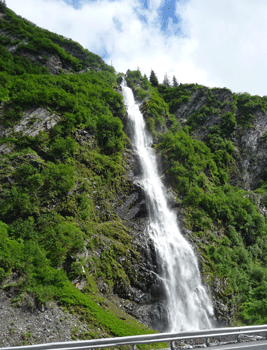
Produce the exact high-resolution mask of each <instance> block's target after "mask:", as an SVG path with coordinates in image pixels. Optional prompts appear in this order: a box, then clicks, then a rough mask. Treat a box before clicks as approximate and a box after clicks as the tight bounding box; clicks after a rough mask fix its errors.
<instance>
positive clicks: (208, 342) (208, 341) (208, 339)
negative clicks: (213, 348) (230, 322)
mask: <svg viewBox="0 0 267 350" xmlns="http://www.w3.org/2000/svg"><path fill="white" fill-rule="evenodd" d="M206 345H207V347H210V338H207V339H206Z"/></svg>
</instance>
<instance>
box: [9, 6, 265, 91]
mask: <svg viewBox="0 0 267 350" xmlns="http://www.w3.org/2000/svg"><path fill="white" fill-rule="evenodd" d="M79 3H80V6H79V7H78V8H76V9H74V8H73V7H71V5H69V4H67V3H66V2H64V1H63V0H23V2H22V1H21V0H7V5H8V6H9V7H10V8H11V9H13V10H14V11H15V12H16V13H17V14H20V15H21V16H23V17H25V18H27V19H29V20H31V21H32V22H34V23H36V24H37V25H39V26H41V27H43V28H46V29H49V30H51V31H53V32H56V33H59V34H63V35H64V36H66V37H69V38H72V39H73V40H75V41H78V42H79V43H81V44H82V45H83V46H84V47H86V48H88V49H89V50H90V51H92V52H95V53H98V54H100V55H104V54H105V56H106V61H107V63H108V64H110V63H111V61H112V63H113V65H114V67H115V68H116V70H118V71H124V72H125V71H126V70H127V69H128V68H129V69H135V68H137V66H139V67H140V68H141V71H142V72H144V73H146V74H149V73H150V69H151V68H152V69H154V70H155V72H156V73H157V74H158V77H159V79H160V80H162V79H163V75H164V73H165V72H168V73H169V75H172V74H175V75H176V77H177V79H178V80H179V81H181V82H198V83H200V84H204V85H209V86H222V87H223V86H227V87H229V88H231V89H232V90H234V91H248V92H250V93H255V94H256V93H257V94H261V95H264V94H267V92H266V84H265V81H267V69H266V62H265V61H266V59H265V57H266V53H267V46H266V44H265V43H266V42H267V40H266V39H267V30H266V15H265V14H266V13H267V3H266V2H265V1H263V0H257V2H253V3H252V2H251V1H250V0H242V2H240V0H218V1H214V0H201V1H200V0H179V1H178V0H176V11H177V15H178V16H179V17H180V19H181V23H179V24H174V23H173V22H172V21H169V25H168V27H167V30H166V31H164V32H163V31H162V30H161V21H162V19H161V18H160V9H161V8H162V5H163V4H164V3H165V1H164V0H150V1H149V2H148V8H145V7H144V2H143V1H142V0H139V1H138V0H113V1H110V0H96V1H91V2H90V1H87V0H83V1H81V2H79ZM180 27H181V29H182V32H183V35H182V34H181V31H180V30H179V28H180ZM177 33H178V34H177ZM179 33H180V34H179Z"/></svg>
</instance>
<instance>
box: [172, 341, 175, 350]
mask: <svg viewBox="0 0 267 350" xmlns="http://www.w3.org/2000/svg"><path fill="white" fill-rule="evenodd" d="M171 350H175V346H174V340H173V341H171Z"/></svg>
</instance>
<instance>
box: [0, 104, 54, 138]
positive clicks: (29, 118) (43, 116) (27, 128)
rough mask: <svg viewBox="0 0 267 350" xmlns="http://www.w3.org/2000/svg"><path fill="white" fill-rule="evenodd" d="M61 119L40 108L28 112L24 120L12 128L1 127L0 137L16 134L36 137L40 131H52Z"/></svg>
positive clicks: (25, 113)
mask: <svg viewBox="0 0 267 350" xmlns="http://www.w3.org/2000/svg"><path fill="white" fill-rule="evenodd" d="M59 120H60V117H59V116H58V115H56V114H54V113H53V114H52V113H50V112H49V111H48V110H47V109H45V108H42V107H39V108H32V109H29V110H26V111H25V112H24V115H23V117H22V119H21V120H20V121H19V123H18V124H16V125H14V127H12V128H5V127H3V126H0V136H1V137H3V136H9V135H11V134H13V133H15V132H21V133H22V135H28V136H32V137H35V136H37V135H38V134H39V132H40V131H47V130H50V129H51V128H52V127H53V126H55V125H56V124H57V122H58V121H59Z"/></svg>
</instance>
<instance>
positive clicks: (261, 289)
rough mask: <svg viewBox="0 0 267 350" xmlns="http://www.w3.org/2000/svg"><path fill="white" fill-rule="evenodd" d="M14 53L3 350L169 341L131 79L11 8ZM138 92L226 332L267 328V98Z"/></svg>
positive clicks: (7, 16) (5, 74)
mask: <svg viewBox="0 0 267 350" xmlns="http://www.w3.org/2000/svg"><path fill="white" fill-rule="evenodd" d="M0 40H1V41H0V81H1V84H0V100H1V105H0V135H1V139H0V220H1V222H0V235H1V239H0V283H1V289H0V292H1V293H0V297H1V305H2V309H1V310H0V319H1V320H2V321H0V340H1V342H2V343H1V345H3V346H4V345H5V346H8V345H9V346H12V345H17V344H18V345H20V344H27V343H28V344H34V343H38V342H43V341H49V342H51V341H64V340H70V339H79V338H80V339H90V338H96V337H105V336H123V335H128V334H142V333H151V332H153V330H152V329H156V330H159V331H162V330H164V329H165V328H166V326H167V318H166V312H165V308H164V300H162V297H161V296H162V286H161V282H160V279H159V278H158V277H157V275H156V273H158V272H159V271H160V266H159V265H158V262H157V261H156V257H155V249H154V247H153V244H152V242H151V241H150V240H149V238H148V237H147V236H146V235H145V233H144V229H145V227H146V225H147V220H148V218H147V210H146V205H145V200H144V194H143V190H142V188H141V187H140V186H139V185H138V183H137V182H136V181H135V180H136V178H138V175H139V173H140V169H139V167H138V162H137V159H136V157H135V154H134V152H133V151H132V149H131V142H130V141H129V138H128V136H129V135H130V133H131V130H130V129H129V127H128V126H127V119H126V112H125V107H124V104H123V99H122V95H121V93H120V87H119V85H118V82H119V81H120V79H121V78H120V77H121V74H119V75H118V76H116V74H115V70H114V68H113V67H110V66H108V65H107V64H105V63H104V61H103V60H102V59H101V58H100V57H99V56H97V55H95V54H93V53H91V52H89V51H88V50H85V49H83V48H82V47H81V46H80V45H79V44H78V43H75V42H73V41H72V40H70V39H66V38H64V37H61V36H58V35H56V34H53V33H50V32H49V31H46V30H43V29H41V28H38V27H37V26H35V25H34V24H33V23H30V22H29V21H26V20H25V19H23V18H21V17H19V16H17V15H16V14H15V13H14V12H12V11H11V10H9V9H8V8H6V7H5V6H4V5H3V4H0ZM126 80H127V83H128V85H129V86H130V87H132V88H133V90H134V92H135V95H136V98H137V99H139V101H140V103H141V105H140V109H141V110H142V111H143V113H144V116H145V119H146V122H147V126H148V128H149V129H150V131H151V133H152V135H153V138H154V147H155V149H156V150H157V153H158V158H159V162H160V164H161V169H162V176H163V178H164V182H165V185H166V187H167V189H168V197H169V204H170V205H171V206H172V207H173V208H174V209H175V210H176V211H177V216H178V218H179V222H180V226H181V229H182V231H183V233H184V235H185V236H186V237H187V238H188V240H189V241H190V242H191V243H192V245H193V246H194V248H195V251H196V253H197V255H198V258H199V262H200V266H201V270H202V274H203V280H204V282H205V283H206V285H207V287H208V288H209V289H210V292H211V294H212V298H213V302H214V307H215V315H216V321H217V322H218V323H219V324H230V325H234V324H241V323H243V324H244V323H245V324H253V323H266V312H265V304H266V298H267V295H266V284H267V270H266V259H267V238H266V234H267V226H266V217H265V214H266V208H265V206H266V205H267V187H266V180H267V178H266V170H265V163H266V159H265V158H266V157H267V155H266V152H265V150H266V147H267V144H266V141H267V137H266V135H267V117H266V108H267V106H266V103H267V98H265V97H262V98H260V97H258V96H250V95H249V94H234V93H232V92H231V91H230V90H228V89H209V88H207V87H204V86H200V85H195V84H191V85H187V84H181V85H179V86H177V87H168V86H164V85H161V84H159V85H158V86H157V87H152V86H151V84H150V82H149V80H148V79H147V78H146V77H143V76H142V75H141V73H140V72H139V71H132V72H131V71H128V72H127V74H126ZM127 135H128V136H127ZM1 315H2V316H4V317H2V316H1ZM41 325H42V326H41ZM149 327H151V328H149ZM1 332H2V333H1Z"/></svg>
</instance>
